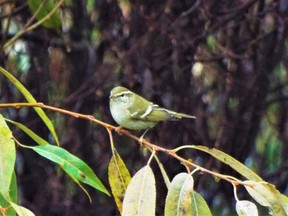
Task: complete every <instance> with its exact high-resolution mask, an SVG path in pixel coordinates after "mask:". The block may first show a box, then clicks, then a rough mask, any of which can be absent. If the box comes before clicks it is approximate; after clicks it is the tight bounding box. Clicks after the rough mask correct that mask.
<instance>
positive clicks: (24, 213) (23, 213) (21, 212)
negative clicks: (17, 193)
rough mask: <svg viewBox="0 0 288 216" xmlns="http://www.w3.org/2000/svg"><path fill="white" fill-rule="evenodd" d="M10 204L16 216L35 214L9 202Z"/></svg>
mask: <svg viewBox="0 0 288 216" xmlns="http://www.w3.org/2000/svg"><path fill="white" fill-rule="evenodd" d="M10 204H11V206H12V208H14V209H15V211H16V212H17V215H18V216H35V214H34V213H33V212H32V211H30V210H29V209H27V208H24V207H23V206H19V205H17V204H16V203H13V202H10Z"/></svg>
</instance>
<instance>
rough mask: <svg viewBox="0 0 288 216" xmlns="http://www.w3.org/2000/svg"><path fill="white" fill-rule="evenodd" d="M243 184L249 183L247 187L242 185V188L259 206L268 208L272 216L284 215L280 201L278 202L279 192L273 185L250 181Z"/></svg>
mask: <svg viewBox="0 0 288 216" xmlns="http://www.w3.org/2000/svg"><path fill="white" fill-rule="evenodd" d="M244 183H249V185H244V187H245V188H246V190H247V191H248V193H249V194H250V195H251V197H253V199H254V200H255V201H257V202H258V203H259V204H260V205H262V206H265V207H269V208H270V210H271V212H272V213H273V215H277V216H282V215H283V216H285V215H286V213H285V210H284V208H283V206H282V201H281V200H279V196H278V193H279V192H278V191H277V190H276V188H275V186H274V185H271V184H269V183H267V182H262V183H257V182H252V181H245V182H244Z"/></svg>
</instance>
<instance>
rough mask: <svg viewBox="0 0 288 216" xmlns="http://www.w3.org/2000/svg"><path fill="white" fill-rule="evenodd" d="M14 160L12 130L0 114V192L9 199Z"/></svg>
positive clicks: (14, 151) (14, 150)
mask: <svg viewBox="0 0 288 216" xmlns="http://www.w3.org/2000/svg"><path fill="white" fill-rule="evenodd" d="M15 160H16V149H15V142H14V140H13V136H12V132H11V130H10V129H9V127H8V126H7V124H6V122H5V120H4V118H3V116H2V115H1V114H0V194H2V196H3V197H4V198H5V199H6V200H7V201H9V200H10V193H9V191H10V185H11V181H12V176H13V173H14V167H15Z"/></svg>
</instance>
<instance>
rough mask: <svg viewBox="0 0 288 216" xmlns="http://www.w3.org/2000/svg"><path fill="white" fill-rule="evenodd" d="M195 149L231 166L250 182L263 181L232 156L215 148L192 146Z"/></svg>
mask: <svg viewBox="0 0 288 216" xmlns="http://www.w3.org/2000/svg"><path fill="white" fill-rule="evenodd" d="M192 147H193V148H194V149H198V150H200V151H203V152H206V153H208V154H210V155H211V156H213V157H214V158H216V159H217V160H219V161H221V162H222V163H224V164H226V165H228V166H230V167H231V168H232V169H234V170H235V171H236V172H238V173H240V174H241V175H242V176H244V177H246V178H247V179H249V180H252V181H258V182H261V181H263V179H262V178H261V177H260V176H258V175H257V174H256V173H255V172H253V171H252V170H251V169H249V168H248V167H246V166H245V165H244V164H242V163H241V162H239V161H238V160H236V159H235V158H233V157H231V156H230V155H228V154H226V153H224V152H222V151H220V150H218V149H215V148H208V147H206V146H198V145H197V146H195V145H193V146H192Z"/></svg>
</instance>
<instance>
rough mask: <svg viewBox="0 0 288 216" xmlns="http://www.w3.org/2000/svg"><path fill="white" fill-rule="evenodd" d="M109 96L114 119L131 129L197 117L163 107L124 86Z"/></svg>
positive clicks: (115, 89)
mask: <svg viewBox="0 0 288 216" xmlns="http://www.w3.org/2000/svg"><path fill="white" fill-rule="evenodd" d="M109 98H110V112H111V115H112V117H113V119H114V120H115V121H116V122H117V124H119V125H120V126H121V127H123V128H127V129H131V130H144V129H150V128H153V127H154V126H155V125H156V124H157V123H158V122H160V121H171V120H172V121H174V120H180V119H182V118H196V117H195V116H191V115H187V114H184V113H177V112H174V111H171V110H168V109H165V108H162V107H160V106H158V105H157V104H153V103H152V102H150V101H148V100H146V99H145V98H143V97H141V96H140V95H138V94H136V93H134V92H132V91H130V90H128V89H127V88H124V87H122V86H117V87H115V88H113V89H112V90H111V92H110V97H109ZM145 133H146V131H145ZM145 133H144V134H145Z"/></svg>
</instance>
